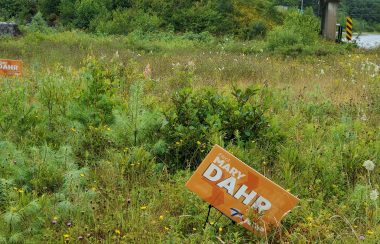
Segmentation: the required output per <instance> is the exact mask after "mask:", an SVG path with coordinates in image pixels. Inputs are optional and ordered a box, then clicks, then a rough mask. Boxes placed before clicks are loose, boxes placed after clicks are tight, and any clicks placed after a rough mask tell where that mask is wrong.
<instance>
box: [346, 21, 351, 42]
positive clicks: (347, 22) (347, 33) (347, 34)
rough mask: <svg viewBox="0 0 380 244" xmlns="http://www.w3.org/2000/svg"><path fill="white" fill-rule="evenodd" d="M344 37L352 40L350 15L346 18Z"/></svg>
mask: <svg viewBox="0 0 380 244" xmlns="http://www.w3.org/2000/svg"><path fill="white" fill-rule="evenodd" d="M346 38H347V40H348V41H351V40H352V18H351V17H350V16H348V17H347V18H346Z"/></svg>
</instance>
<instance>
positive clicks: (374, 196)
mask: <svg viewBox="0 0 380 244" xmlns="http://www.w3.org/2000/svg"><path fill="white" fill-rule="evenodd" d="M378 197H379V192H378V191H377V189H375V190H372V191H371V193H370V194H369V198H370V199H371V200H372V201H376V200H377V198H378Z"/></svg>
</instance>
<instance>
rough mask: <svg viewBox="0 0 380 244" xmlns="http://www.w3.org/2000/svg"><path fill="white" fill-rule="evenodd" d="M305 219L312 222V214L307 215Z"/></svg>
mask: <svg viewBox="0 0 380 244" xmlns="http://www.w3.org/2000/svg"><path fill="white" fill-rule="evenodd" d="M306 219H307V220H308V221H309V222H312V221H313V220H314V219H313V217H312V216H309V217H307V218H306Z"/></svg>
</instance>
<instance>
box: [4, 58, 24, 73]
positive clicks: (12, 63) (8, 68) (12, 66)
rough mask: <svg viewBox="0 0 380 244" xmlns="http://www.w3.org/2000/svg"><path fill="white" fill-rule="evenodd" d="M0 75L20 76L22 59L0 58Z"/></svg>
mask: <svg viewBox="0 0 380 244" xmlns="http://www.w3.org/2000/svg"><path fill="white" fill-rule="evenodd" d="M0 75H3V76H22V61H20V60H8V59H0Z"/></svg>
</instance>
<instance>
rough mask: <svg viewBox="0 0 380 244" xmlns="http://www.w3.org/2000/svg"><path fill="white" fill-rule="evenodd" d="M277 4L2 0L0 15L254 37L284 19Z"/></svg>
mask: <svg viewBox="0 0 380 244" xmlns="http://www.w3.org/2000/svg"><path fill="white" fill-rule="evenodd" d="M277 4H278V3H277V1H275V0H0V6H1V9H0V19H2V20H12V19H13V20H15V21H17V22H19V23H22V24H26V23H29V22H30V21H31V20H32V18H33V16H35V15H36V14H37V13H38V12H40V13H41V14H42V17H43V18H44V20H45V21H46V22H47V23H48V25H50V26H63V27H65V28H80V29H85V30H89V31H93V32H101V33H106V34H128V33H130V32H133V31H135V30H141V31H144V32H149V31H157V30H164V31H174V32H195V33H200V32H210V33H212V34H215V35H225V34H234V35H238V36H239V37H241V38H246V39H251V38H252V37H255V36H262V35H265V32H266V30H267V29H271V28H272V27H273V26H274V25H276V24H278V23H280V22H281V21H282V19H283V15H282V13H280V12H278V11H277V10H276V8H275V6H276V5H277Z"/></svg>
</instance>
